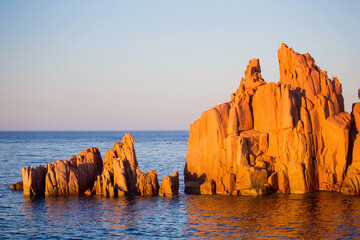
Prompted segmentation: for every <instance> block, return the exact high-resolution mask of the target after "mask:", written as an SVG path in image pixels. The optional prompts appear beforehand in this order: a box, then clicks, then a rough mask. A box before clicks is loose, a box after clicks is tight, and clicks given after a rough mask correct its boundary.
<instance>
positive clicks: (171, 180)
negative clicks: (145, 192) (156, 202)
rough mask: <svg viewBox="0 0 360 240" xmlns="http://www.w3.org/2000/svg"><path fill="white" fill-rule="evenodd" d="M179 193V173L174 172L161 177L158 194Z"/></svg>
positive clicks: (169, 194)
mask: <svg viewBox="0 0 360 240" xmlns="http://www.w3.org/2000/svg"><path fill="white" fill-rule="evenodd" d="M178 194H179V173H178V172H174V173H173V174H171V175H170V176H166V177H164V178H163V180H162V182H161V186H160V190H159V195H160V196H173V195H178Z"/></svg>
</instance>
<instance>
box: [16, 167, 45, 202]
mask: <svg viewBox="0 0 360 240" xmlns="http://www.w3.org/2000/svg"><path fill="white" fill-rule="evenodd" d="M46 172H47V169H46V168H45V167H43V166H41V165H39V166H37V167H26V168H22V179H23V188H24V195H25V196H34V195H43V194H44V193H45V176H46Z"/></svg>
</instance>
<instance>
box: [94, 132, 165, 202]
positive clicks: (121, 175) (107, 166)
mask: <svg viewBox="0 0 360 240" xmlns="http://www.w3.org/2000/svg"><path fill="white" fill-rule="evenodd" d="M92 193H95V194H97V195H103V196H125V195H126V196H128V195H158V194H159V183H158V178H157V172H156V171H154V170H150V171H149V172H146V173H142V172H141V171H140V169H139V167H138V162H137V159H136V154H135V148H134V139H133V137H132V135H131V134H125V136H124V137H123V139H122V140H121V142H118V143H115V144H114V147H113V149H112V150H107V151H106V154H105V158H104V170H103V172H102V174H101V175H99V176H98V177H97V180H96V182H95V184H94V188H93V190H92Z"/></svg>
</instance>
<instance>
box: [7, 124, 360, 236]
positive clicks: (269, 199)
mask: <svg viewBox="0 0 360 240" xmlns="http://www.w3.org/2000/svg"><path fill="white" fill-rule="evenodd" d="M131 133H132V134H133V136H134V140H135V149H136V154H137V158H138V162H139V167H140V169H141V171H143V172H145V171H148V170H150V169H154V170H157V172H158V178H159V182H160V183H161V179H162V178H163V177H164V176H166V175H169V174H171V173H173V172H174V171H179V173H180V193H181V194H180V195H179V196H177V197H158V196H157V197H118V198H106V197H97V196H92V197H87V196H60V197H37V198H28V197H24V196H23V194H22V192H19V191H11V190H10V189H9V185H10V184H11V183H15V182H17V181H20V180H21V168H22V167H25V166H28V165H30V166H37V165H39V164H41V165H45V164H47V163H48V162H50V161H55V160H57V159H68V158H69V157H70V156H72V155H76V154H77V153H78V152H79V151H81V150H82V149H85V148H87V147H91V146H97V147H98V148H99V150H100V152H101V154H102V156H104V154H105V151H106V149H111V148H112V147H113V144H114V142H115V141H116V142H117V141H120V140H121V138H122V137H123V135H124V132H120V131H119V132H114V131H105V132H0V239H17V238H19V239H29V238H44V239H48V238H58V239H63V238H71V239H83V238H89V239H99V238H102V239H123V238H128V239H146V238H166V239H169V238H170V239H173V238H180V239H189V238H190V239H209V238H213V239H217V238H250V239H253V238H294V239H298V238H302V239H308V238H311V239H314V238H322V239H334V238H349V239H351V238H360V197H356V196H344V195H342V194H338V193H328V192H318V193H312V194H303V195H296V194H293V195H272V196H262V197H245V196H197V195H185V194H183V191H184V184H183V175H182V171H183V168H184V164H185V159H186V152H187V139H188V134H189V133H188V132H187V131H132V132H131Z"/></svg>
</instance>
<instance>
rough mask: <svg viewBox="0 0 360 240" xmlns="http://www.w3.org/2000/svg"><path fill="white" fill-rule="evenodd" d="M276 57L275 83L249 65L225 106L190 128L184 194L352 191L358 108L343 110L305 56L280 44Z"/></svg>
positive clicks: (358, 166)
mask: <svg viewBox="0 0 360 240" xmlns="http://www.w3.org/2000/svg"><path fill="white" fill-rule="evenodd" d="M278 58H279V69H280V81H279V82H278V83H272V82H270V83H266V82H265V81H264V79H263V78H262V76H261V68H260V64H259V60H258V59H252V60H250V61H249V65H248V66H247V68H246V71H245V78H242V79H241V83H240V86H239V88H238V89H237V90H236V91H235V93H233V94H232V95H231V100H230V101H229V102H226V103H223V104H220V105H218V106H215V107H214V108H212V109H210V110H208V111H205V112H203V113H202V114H201V117H200V119H198V120H196V121H195V122H194V123H193V124H191V126H190V136H189V141H188V148H189V149H188V153H187V156H186V165H185V169H184V177H185V192H187V193H197V194H198V193H205V194H214V193H218V194H229V195H261V194H267V193H273V192H281V193H305V192H311V191H315V190H329V191H343V192H347V193H351V194H359V193H360V183H359V180H360V159H358V157H357V156H358V155H359V153H360V137H359V134H358V133H359V126H360V123H359V122H360V120H359V118H360V115H359V112H360V105H359V103H358V104H355V105H354V107H353V113H352V115H350V114H348V113H346V112H344V100H343V97H342V89H341V84H340V82H339V80H338V79H337V78H336V77H333V78H332V79H329V78H328V77H327V73H326V72H325V71H322V70H321V69H320V68H319V67H318V66H317V65H316V64H315V61H314V59H313V58H312V57H311V56H310V55H309V54H299V53H296V52H294V51H293V50H292V49H291V48H288V47H287V46H286V45H285V44H282V45H281V46H280V48H279V50H278ZM357 120H359V121H357ZM352 123H353V124H352ZM352 126H353V127H352ZM350 135H352V138H350ZM355 139H356V140H355ZM349 152H351V153H353V154H349ZM346 173H348V175H346ZM350 173H351V174H350Z"/></svg>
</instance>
